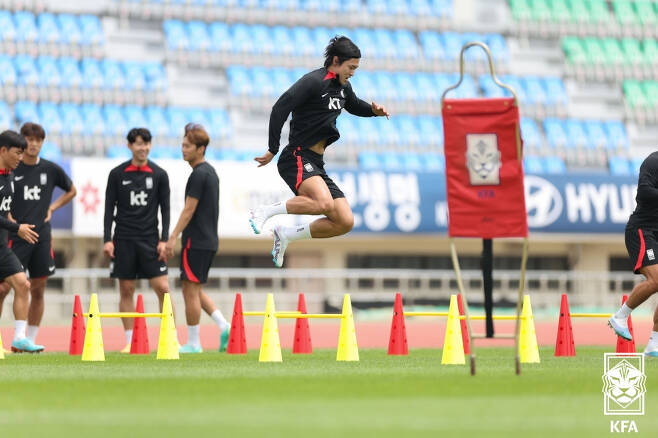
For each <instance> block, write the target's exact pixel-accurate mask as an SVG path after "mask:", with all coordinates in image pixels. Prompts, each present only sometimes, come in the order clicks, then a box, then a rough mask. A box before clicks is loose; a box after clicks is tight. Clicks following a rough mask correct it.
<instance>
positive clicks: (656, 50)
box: [642, 38, 658, 64]
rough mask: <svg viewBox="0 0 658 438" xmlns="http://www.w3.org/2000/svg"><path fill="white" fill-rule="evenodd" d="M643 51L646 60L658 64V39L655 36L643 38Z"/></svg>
mask: <svg viewBox="0 0 658 438" xmlns="http://www.w3.org/2000/svg"><path fill="white" fill-rule="evenodd" d="M642 53H643V54H644V59H645V60H646V62H648V63H650V64H658V41H656V40H655V39H654V38H645V39H644V40H642Z"/></svg>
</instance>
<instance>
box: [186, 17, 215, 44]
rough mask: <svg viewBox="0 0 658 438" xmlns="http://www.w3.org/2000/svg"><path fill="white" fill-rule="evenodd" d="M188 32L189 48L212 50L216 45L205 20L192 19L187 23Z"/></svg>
mask: <svg viewBox="0 0 658 438" xmlns="http://www.w3.org/2000/svg"><path fill="white" fill-rule="evenodd" d="M186 32H187V41H188V46H187V48H188V49H189V50H210V49H211V48H214V47H215V45H213V44H212V43H211V40H210V35H209V34H208V29H207V27H206V24H205V23H204V22H202V21H198V20H194V21H190V22H189V23H187V26H186Z"/></svg>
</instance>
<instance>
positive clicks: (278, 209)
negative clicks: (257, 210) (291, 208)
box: [264, 201, 288, 218]
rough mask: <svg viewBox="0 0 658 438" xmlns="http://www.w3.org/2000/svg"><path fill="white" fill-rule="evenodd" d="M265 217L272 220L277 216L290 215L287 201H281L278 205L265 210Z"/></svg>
mask: <svg viewBox="0 0 658 438" xmlns="http://www.w3.org/2000/svg"><path fill="white" fill-rule="evenodd" d="M264 211H265V215H266V216H267V217H268V218H270V217H272V216H276V215H277V214H288V209H287V208H286V201H280V202H277V203H276V204H272V205H268V206H267V207H265V208H264Z"/></svg>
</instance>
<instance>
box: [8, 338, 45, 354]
mask: <svg viewBox="0 0 658 438" xmlns="http://www.w3.org/2000/svg"><path fill="white" fill-rule="evenodd" d="M43 349H44V347H43V345H37V344H35V343H34V342H32V340H31V339H30V338H22V339H18V340H14V341H12V343H11V351H13V352H14V353H41V352H42V351H43Z"/></svg>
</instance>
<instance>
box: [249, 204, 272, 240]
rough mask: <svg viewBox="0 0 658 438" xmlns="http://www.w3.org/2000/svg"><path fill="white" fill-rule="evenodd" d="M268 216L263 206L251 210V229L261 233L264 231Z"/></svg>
mask: <svg viewBox="0 0 658 438" xmlns="http://www.w3.org/2000/svg"><path fill="white" fill-rule="evenodd" d="M267 219H268V217H267V216H266V215H265V209H264V208H263V207H256V208H255V209H253V210H249V224H250V225H251V229H252V230H254V233H256V234H260V233H261V232H262V231H263V225H265V221H267Z"/></svg>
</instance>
